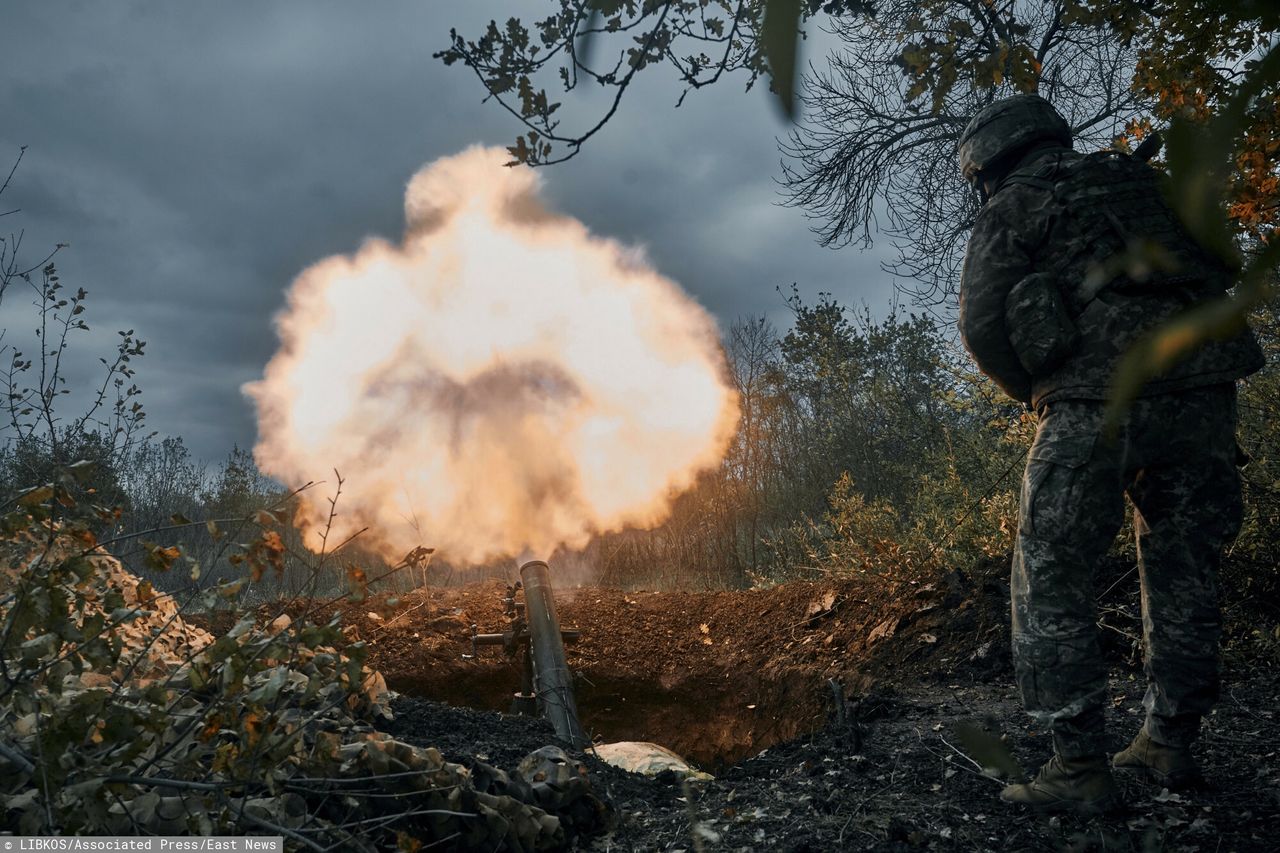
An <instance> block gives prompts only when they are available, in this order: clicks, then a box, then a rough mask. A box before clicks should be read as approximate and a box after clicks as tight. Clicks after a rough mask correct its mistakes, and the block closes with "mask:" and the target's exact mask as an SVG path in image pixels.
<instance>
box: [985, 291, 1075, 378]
mask: <svg viewBox="0 0 1280 853" xmlns="http://www.w3.org/2000/svg"><path fill="white" fill-rule="evenodd" d="M1004 322H1005V328H1006V329H1007V330H1008V333H1009V343H1010V344H1012V345H1013V351H1014V352H1015V353H1016V354H1017V356H1018V361H1020V362H1022V367H1023V369H1025V370H1026V371H1027V372H1028V373H1030V374H1031V375H1032V376H1044V375H1045V374H1047V373H1052V372H1053V371H1054V370H1055V369H1056V368H1057V367H1058V366H1059V365H1061V364H1062V363H1063V362H1064V361H1066V360H1067V359H1068V358H1069V357H1070V356H1071V355H1072V353H1074V352H1075V351H1076V348H1077V347H1078V346H1079V345H1080V330H1079V329H1078V328H1076V324H1075V321H1074V320H1073V319H1072V317H1071V314H1070V312H1069V311H1068V310H1067V306H1066V303H1065V302H1063V299H1062V293H1061V291H1060V290H1059V289H1058V284H1057V282H1056V281H1055V280H1054V279H1053V277H1052V276H1050V275H1047V274H1045V273H1032V274H1031V275H1029V276H1027V277H1026V278H1024V279H1022V280H1021V281H1019V282H1018V283H1017V284H1015V285H1014V286H1013V289H1012V290H1010V291H1009V296H1008V297H1007V298H1006V299H1005V302H1004Z"/></svg>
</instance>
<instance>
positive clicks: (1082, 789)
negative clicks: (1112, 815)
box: [1000, 755, 1120, 814]
mask: <svg viewBox="0 0 1280 853" xmlns="http://www.w3.org/2000/svg"><path fill="white" fill-rule="evenodd" d="M1000 799H1002V800H1004V801H1005V802H1006V803H1016V804H1019V805H1024V806H1030V807H1031V808H1033V809H1038V810H1040V811H1051V812H1077V813H1079V814H1102V813H1104V812H1109V811H1112V810H1114V809H1115V808H1117V807H1118V806H1119V805H1120V789H1119V788H1117V787H1116V781H1115V779H1113V778H1111V769H1110V768H1109V767H1107V760H1106V758H1104V757H1102V756H1096V757H1092V758H1062V757H1060V756H1057V755H1055V756H1054V757H1053V758H1051V759H1049V761H1048V763H1046V764H1045V765H1044V766H1043V767H1041V768H1040V772H1039V773H1037V774H1036V778H1034V779H1032V780H1031V781H1030V782H1023V783H1020V784H1017V785H1008V786H1006V787H1005V789H1004V790H1003V791H1001V792H1000Z"/></svg>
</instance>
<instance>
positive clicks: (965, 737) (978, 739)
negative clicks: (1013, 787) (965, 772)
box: [955, 720, 1025, 780]
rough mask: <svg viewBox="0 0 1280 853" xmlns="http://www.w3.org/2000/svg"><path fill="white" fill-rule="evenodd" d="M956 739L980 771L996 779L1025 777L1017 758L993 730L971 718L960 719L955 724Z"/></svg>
mask: <svg viewBox="0 0 1280 853" xmlns="http://www.w3.org/2000/svg"><path fill="white" fill-rule="evenodd" d="M955 732H956V739H957V740H959V741H960V744H961V745H962V746H963V747H964V748H965V750H967V752H968V755H969V757H970V758H972V759H973V760H974V761H976V762H978V764H980V765H981V766H982V771H983V772H984V773H986V774H987V775H989V776H992V777H994V778H998V779H1013V780H1020V779H1023V778H1025V774H1024V773H1023V772H1022V766H1021V765H1020V764H1018V759H1016V758H1014V757H1013V753H1012V752H1011V751H1010V750H1009V745H1008V744H1007V743H1005V742H1004V741H1003V740H1001V739H1000V738H999V736H997V735H996V734H994V733H993V732H989V731H987V730H986V729H984V728H983V727H982V726H980V725H978V724H977V723H975V722H973V721H971V720H962V721H960V722H958V723H956V726H955Z"/></svg>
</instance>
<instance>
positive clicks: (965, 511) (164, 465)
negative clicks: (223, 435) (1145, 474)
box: [0, 273, 1280, 599]
mask: <svg viewBox="0 0 1280 853" xmlns="http://www.w3.org/2000/svg"><path fill="white" fill-rule="evenodd" d="M54 275H55V277H56V273H55V274H54ZM57 297H58V294H57V292H56V291H55V292H54V293H53V294H52V295H51V296H50V298H49V300H48V301H47V310H48V311H50V312H54V311H56V310H57V306H58V302H59V300H58V298H57ZM787 304H788V306H789V308H790V309H791V314H792V318H791V320H792V321H791V325H790V327H789V328H788V329H786V330H785V331H780V330H778V329H777V328H776V327H775V326H774V325H772V324H771V323H770V322H769V321H767V320H765V319H761V318H746V319H740V320H738V321H737V322H735V323H734V324H732V326H730V328H729V329H728V330H727V332H726V335H725V349H726V355H727V363H728V368H729V371H730V374H731V376H732V381H733V382H734V383H735V385H736V387H737V390H738V392H739V395H740V401H741V408H742V417H741V424H740V429H739V431H738V434H737V436H736V437H735V439H734V441H733V444H732V446H731V447H730V449H729V452H728V454H727V455H726V458H725V459H724V461H723V463H722V464H721V465H720V466H719V467H718V468H717V469H716V470H714V471H712V472H709V473H707V474H705V475H704V476H702V477H701V478H700V480H699V482H698V483H697V485H696V486H695V488H693V489H692V490H690V491H689V492H687V493H686V494H684V495H681V496H680V497H679V498H677V499H676V501H675V504H674V508H673V512H672V515H671V517H670V519H669V520H668V521H667V522H666V523H664V524H663V525H661V526H659V527H658V528H656V529H653V530H646V531H624V532H620V533H611V534H607V535H603V536H600V537H598V539H597V540H596V541H595V542H593V543H592V544H591V546H590V547H589V549H588V551H587V553H586V554H585V555H582V556H581V557H571V556H568V555H560V556H559V557H558V558H557V559H560V560H561V561H562V562H564V563H565V565H566V567H567V566H569V565H572V566H573V569H572V570H571V571H570V572H569V573H570V574H573V575H575V576H576V577H580V578H581V579H582V580H586V581H591V582H600V583H605V584H611V585H621V586H648V587H655V586H690V585H692V586H697V587H708V588H719V587H744V586H751V585H760V584H769V583H775V582H779V581H782V580H786V579H790V578H813V577H821V576H824V575H827V574H833V573H836V574H838V573H845V572H887V571H893V572H902V571H904V570H907V569H911V568H926V567H933V566H937V565H946V566H952V567H960V568H964V567H966V566H970V565H973V564H974V563H975V562H976V561H979V560H982V559H984V558H992V557H1000V556H1002V555H1003V554H1005V553H1006V552H1007V551H1008V549H1009V548H1010V546H1011V542H1012V536H1013V532H1014V530H1015V526H1016V523H1017V512H1018V498H1017V495H1018V485H1019V479H1020V473H1021V467H1022V459H1023V456H1024V454H1025V452H1026V450H1027V448H1028V446H1029V444H1030V440H1031V437H1032V435H1033V433H1034V420H1033V417H1032V416H1031V415H1030V414H1028V413H1027V412H1025V411H1023V409H1022V408H1021V407H1020V406H1018V405H1017V404H1014V403H1012V402H1011V401H1009V400H1008V399H1007V398H1005V397H1003V395H1001V394H1000V392H999V391H998V390H997V389H996V388H995V387H994V385H992V384H991V383H990V382H989V381H987V380H986V379H985V378H983V377H982V376H980V375H979V374H977V373H976V371H975V370H974V369H973V367H972V365H971V364H970V362H969V360H968V357H967V356H966V355H965V354H964V353H963V352H962V351H960V350H958V349H957V348H956V346H955V345H954V343H953V338H952V336H951V335H950V330H949V328H947V327H945V326H943V325H941V324H940V323H939V322H938V321H937V320H935V319H933V318H931V317H928V316H920V315H914V314H905V313H903V312H900V311H898V310H896V309H895V310H891V311H890V312H889V313H888V314H887V315H886V316H884V317H883V318H876V317H875V316H874V315H873V314H872V312H871V311H870V310H869V309H868V308H865V307H864V308H863V309H861V310H852V309H850V308H848V307H847V306H844V305H841V304H840V303H838V302H837V301H835V300H834V299H833V298H832V297H830V296H828V295H822V296H820V297H819V298H818V300H817V301H816V302H813V303H806V302H804V301H803V300H802V299H800V297H799V296H798V295H796V294H795V293H794V292H793V293H792V296H791V298H790V299H789V300H788V303H787ZM1255 325H1256V326H1257V327H1258V329H1259V331H1260V336H1261V338H1262V339H1263V341H1264V345H1265V346H1266V348H1267V350H1268V353H1269V354H1270V356H1271V359H1272V361H1273V362H1274V360H1275V359H1276V357H1277V356H1280V321H1277V319H1276V315H1275V314H1274V312H1271V311H1266V312H1260V313H1258V315H1257V316H1256V317H1255ZM128 346H132V347H134V348H135V349H137V348H138V346H139V345H138V344H137V343H136V342H133V341H132V339H129V341H127V343H126V345H125V347H126V349H127V347H128ZM137 354H140V352H138V353H137ZM16 361H17V363H18V367H19V368H22V367H23V364H24V362H22V361H21V359H20V358H19V359H16ZM128 363H129V362H128V357H127V356H126V360H125V362H124V363H123V365H121V364H117V365H116V366H114V367H113V366H112V365H111V364H110V363H109V362H105V361H104V364H107V367H108V373H109V377H110V376H111V375H114V374H116V373H118V372H119V370H120V369H121V367H122V366H123V368H124V369H125V370H127V371H128V376H127V377H126V378H128V377H131V375H132V371H131V369H130V368H128ZM27 364H29V362H27ZM25 372H31V373H34V372H35V371H33V370H32V369H31V368H30V367H27V368H26V369H25ZM23 373H24V370H23V369H18V370H17V371H16V372H15V371H11V372H10V375H9V387H10V398H11V402H10V425H9V429H8V431H7V435H6V440H5V442H4V443H3V445H0V492H3V494H5V495H6V496H12V495H15V494H17V493H19V492H20V491H21V490H22V489H24V488H29V487H31V486H33V485H36V484H40V483H47V482H52V481H53V480H55V479H56V475H57V472H58V471H59V470H62V469H65V467H66V466H68V465H70V464H72V463H74V462H77V461H80V460H88V461H90V462H91V463H93V472H92V474H91V476H90V477H89V479H88V480H87V481H86V483H85V484H84V487H85V489H86V490H88V489H92V492H91V493H89V494H87V495H86V496H87V497H89V498H90V499H91V500H92V502H93V503H95V504H97V505H99V506H101V507H102V508H103V509H104V510H112V511H111V512H104V513H103V517H102V525H101V530H100V531H99V539H100V540H102V541H117V542H119V545H118V546H116V547H114V548H113V549H112V550H113V551H115V552H116V553H118V555H119V556H120V557H121V559H122V560H123V561H124V562H125V564H126V565H127V566H128V567H129V568H131V569H132V570H134V571H136V572H139V573H141V574H143V575H146V576H148V577H150V578H152V579H153V582H154V583H155V584H156V586H157V587H160V588H162V589H169V590H171V591H176V590H177V589H178V588H181V587H184V586H187V585H189V584H190V583H191V581H192V580H195V581H196V582H197V585H199V586H205V585H208V584H212V583H216V582H219V581H223V580H227V579H229V578H235V577H239V576H241V575H242V574H243V573H244V572H243V568H242V566H241V565H240V560H239V558H238V557H237V556H236V555H237V554H239V553H241V552H242V551H243V548H239V547H238V545H237V543H238V542H239V541H240V540H244V539H248V538H251V535H250V534H251V530H250V529H249V528H253V527H254V522H253V519H254V518H255V515H256V513H258V512H259V511H262V510H271V511H274V512H275V513H276V515H277V516H278V517H279V518H280V519H281V520H282V521H286V522H287V519H288V518H289V517H290V515H291V508H290V507H289V505H288V492H287V490H286V489H284V488H283V487H282V486H281V485H279V484H277V483H274V482H273V481H271V480H270V479H269V478H267V477H265V476H263V475H262V474H261V473H260V472H259V471H258V470H257V468H256V467H255V465H254V463H253V458H252V456H251V455H250V454H249V453H248V452H246V451H244V450H241V449H235V450H233V451H232V452H231V453H230V455H229V456H228V457H227V458H226V459H225V460H224V461H223V462H221V463H220V464H213V465H211V464H207V463H204V462H202V461H200V460H197V459H195V458H193V457H192V456H191V454H190V452H189V451H188V449H187V448H186V447H185V445H184V444H183V442H182V440H181V439H180V438H165V439H163V440H160V439H155V438H147V437H144V436H143V435H142V430H141V423H142V420H143V413H142V411H141V408H140V406H139V405H138V404H137V402H136V401H135V400H134V399H133V398H134V397H135V396H136V394H130V393H128V392H127V390H125V389H124V386H122V390H121V391H120V393H119V395H118V399H117V402H116V405H115V408H114V410H113V411H114V416H113V417H106V418H96V417H90V418H80V419H75V420H61V419H58V418H56V417H42V414H43V413H42V409H43V407H44V403H43V401H44V400H46V399H48V400H53V399H54V398H56V394H54V395H50V394H49V393H47V392H44V391H41V390H40V389H41V387H43V386H32V387H30V388H26V391H25V392H24V391H23V388H24V386H22V384H21V383H22V374H23ZM108 384H110V383H108ZM54 387H57V383H56V381H55V382H54ZM129 387H132V386H129ZM23 393H25V394H26V396H25V397H23V396H22V394H23ZM15 395H17V396H16V397H15ZM14 400H18V402H17V403H15V402H14ZM23 400H25V401H26V402H28V403H31V404H32V405H31V406H30V408H31V409H32V411H30V412H27V413H26V414H22V412H23V408H19V406H20V405H22V401H23ZM32 401H34V402H32ZM1241 403H1242V405H1241V419H1242V425H1241V441H1242V444H1243V446H1244V447H1245V449H1246V450H1247V452H1248V453H1249V454H1250V456H1251V457H1252V461H1251V462H1250V464H1249V465H1248V466H1247V467H1246V468H1245V469H1244V471H1245V480H1246V497H1247V502H1248V511H1247V519H1246V524H1245V529H1244V531H1243V533H1242V535H1241V537H1240V539H1239V540H1238V541H1237V543H1236V545H1235V547H1234V549H1233V551H1232V557H1233V559H1234V561H1235V564H1236V565H1239V566H1247V567H1248V568H1247V569H1245V570H1243V571H1241V572H1239V573H1238V574H1239V577H1238V578H1237V586H1240V587H1242V588H1244V589H1245V590H1248V591H1256V592H1259V593H1262V592H1270V591H1271V590H1272V589H1273V587H1274V585H1275V584H1274V578H1275V575H1276V573H1275V571H1274V569H1273V568H1271V567H1272V566H1274V564H1275V556H1276V552H1277V550H1280V549H1277V548H1276V546H1275V541H1274V540H1275V536H1274V533H1273V531H1274V530H1275V529H1276V522H1277V521H1280V491H1278V490H1277V485H1276V484H1277V483H1280V452H1278V451H1280V428H1277V426H1276V424H1275V421H1274V418H1273V417H1272V416H1271V415H1272V413H1274V412H1276V411H1278V410H1280V382H1278V381H1277V379H1276V371H1275V369H1274V367H1269V368H1268V370H1266V371H1264V372H1263V373H1261V374H1259V375H1258V376H1255V377H1253V378H1252V379H1251V380H1250V381H1249V382H1248V383H1246V385H1245V386H1244V390H1243V392H1242V398H1241ZM50 405H52V403H50ZM135 406H138V408H134V407H135ZM102 408H104V409H107V410H112V407H111V406H110V405H104V406H103V407H102ZM122 413H123V414H122ZM329 487H330V486H326V485H319V486H315V488H329ZM116 508H119V512H118V513H117V512H114V510H115V509H116ZM257 517H258V518H261V516H257ZM187 521H192V522H196V523H193V524H190V525H185V524H184V523H185V522H187ZM206 521H211V522H212V523H211V524H205V523H204V522H206ZM175 528H176V529H175ZM280 530H281V535H282V537H283V540H284V545H285V546H286V553H285V559H284V561H283V571H282V572H280V573H279V574H274V575H268V576H266V577H264V578H261V579H259V580H258V582H257V583H256V584H250V585H248V586H249V588H248V589H247V593H246V594H248V595H249V596H251V598H253V599H259V598H261V597H266V596H272V595H279V594H282V593H283V594H286V595H296V594H321V595H327V594H336V593H340V592H341V591H343V590H344V589H345V588H346V585H347V580H348V576H349V575H350V573H351V571H352V570H354V569H356V568H361V569H363V570H364V572H365V576H366V577H368V578H376V577H378V576H380V575H382V574H384V573H386V572H387V571H388V568H389V567H387V566H385V564H382V563H381V561H379V560H377V559H376V558H375V557H374V556H373V555H371V554H368V553H361V552H360V550H359V548H358V547H347V548H345V549H343V550H342V551H341V552H340V553H339V554H336V555H333V556H332V557H331V558H328V560H327V561H326V562H325V564H324V565H325V571H324V573H323V574H322V576H320V577H317V576H316V573H315V571H314V568H315V559H314V558H313V557H312V556H310V555H307V554H306V553H305V551H304V549H303V548H302V546H301V537H300V536H299V534H298V532H297V531H296V530H294V529H293V528H292V527H291V526H290V525H288V524H287V523H284V524H281V525H280ZM357 544H358V543H357ZM423 544H424V545H426V546H430V544H431V543H429V542H426V543H423ZM157 546H159V547H172V546H180V547H181V549H182V553H183V554H184V556H186V557H190V558H191V560H190V561H184V562H183V563H182V565H181V566H179V567H178V568H177V569H173V570H169V571H166V572H164V573H157V572H156V571H155V569H156V568H157V566H156V561H155V560H154V553H153V551H154V548H155V547H157ZM1126 547H1129V546H1125V545H1124V544H1123V543H1121V544H1120V545H1118V548H1121V549H1124V548H1126ZM192 562H194V564H195V565H196V566H198V568H196V569H194V570H192V569H191V568H190V567H191V564H192ZM1258 567H1263V568H1258ZM512 568H513V565H512V564H511V563H510V561H505V562H503V563H501V564H500V565H499V564H495V565H494V566H490V567H487V568H485V569H481V570H475V569H468V570H461V569H457V568H455V567H451V566H449V565H448V563H447V562H446V561H439V562H437V563H436V564H435V565H433V566H430V567H429V569H424V568H423V567H422V566H421V565H419V566H414V567H412V568H410V569H406V570H401V571H398V572H393V573H392V574H391V575H390V576H389V577H388V578H387V579H386V580H384V581H382V582H381V583H379V584H376V585H375V588H381V589H389V590H393V591H403V590H405V589H408V588H411V587H412V586H415V585H419V584H421V583H423V582H427V583H456V582H464V581H467V580H472V579H475V578H477V577H483V576H495V575H496V576H508V575H510V574H511V569H512Z"/></svg>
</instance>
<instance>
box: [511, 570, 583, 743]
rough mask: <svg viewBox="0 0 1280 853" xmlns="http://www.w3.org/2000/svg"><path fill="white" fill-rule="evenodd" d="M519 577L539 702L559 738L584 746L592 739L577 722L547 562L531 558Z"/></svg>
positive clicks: (569, 675)
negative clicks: (522, 587) (522, 586)
mask: <svg viewBox="0 0 1280 853" xmlns="http://www.w3.org/2000/svg"><path fill="white" fill-rule="evenodd" d="M520 579H521V580H522V581H523V582H524V601H525V606H526V607H525V610H526V612H525V618H526V619H528V621H529V636H530V642H531V643H532V651H533V689H534V692H535V693H537V695H538V703H539V704H540V705H541V706H542V713H543V715H544V716H546V718H547V719H548V720H549V721H550V722H551V725H552V726H553V727H554V728H555V730H556V734H557V735H558V736H559V737H560V738H561V739H562V740H564V741H566V742H568V743H569V744H571V745H572V746H573V747H575V748H577V749H585V748H586V747H588V746H590V745H591V739H590V738H588V737H587V735H586V733H585V732H583V730H582V724H581V723H579V722H578V704H577V702H575V701H574V698H573V677H572V675H571V674H570V673H569V665H568V664H567V663H566V662H565V657H564V642H563V640H562V639H561V637H560V618H559V617H558V616H557V615H556V601H555V596H554V595H553V594H552V591H551V572H550V570H549V569H548V568H547V564H546V563H544V562H542V561H541V560H533V561H531V562H528V563H525V564H524V565H523V566H521V567H520Z"/></svg>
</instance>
